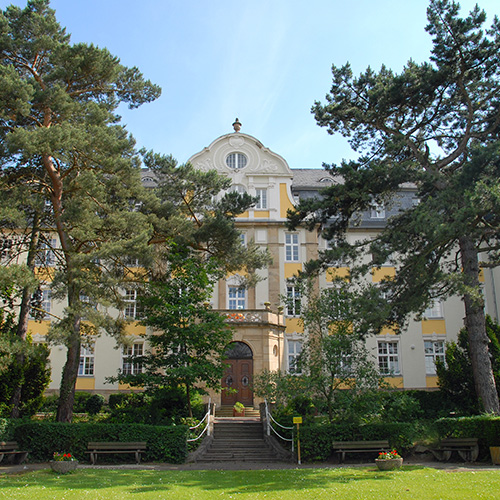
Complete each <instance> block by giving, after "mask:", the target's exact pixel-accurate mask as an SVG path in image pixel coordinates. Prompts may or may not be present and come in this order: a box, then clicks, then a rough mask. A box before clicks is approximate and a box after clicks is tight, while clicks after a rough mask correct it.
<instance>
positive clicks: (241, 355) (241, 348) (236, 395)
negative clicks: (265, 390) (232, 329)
mask: <svg viewBox="0 0 500 500" xmlns="http://www.w3.org/2000/svg"><path fill="white" fill-rule="evenodd" d="M226 358H227V359H226V361H224V363H225V364H226V365H227V367H226V371H225V373H224V377H222V398H221V403H222V404H223V405H234V403H236V402H237V401H239V402H240V403H243V404H244V405H245V406H252V405H253V392H252V389H251V387H252V378H253V353H252V349H250V347H249V346H248V345H247V344H245V343H244V342H231V343H230V344H229V345H228V346H227V350H226ZM229 389H231V390H229Z"/></svg>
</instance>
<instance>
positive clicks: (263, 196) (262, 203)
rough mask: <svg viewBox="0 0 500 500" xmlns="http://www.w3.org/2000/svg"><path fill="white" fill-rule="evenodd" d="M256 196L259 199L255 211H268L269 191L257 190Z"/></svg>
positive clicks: (264, 189)
mask: <svg viewBox="0 0 500 500" xmlns="http://www.w3.org/2000/svg"><path fill="white" fill-rule="evenodd" d="M255 194H256V196H257V198H258V199H257V203H256V204H255V210H267V189H266V188H257V189H256V190H255Z"/></svg>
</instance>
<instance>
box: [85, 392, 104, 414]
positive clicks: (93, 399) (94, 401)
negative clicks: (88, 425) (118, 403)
mask: <svg viewBox="0 0 500 500" xmlns="http://www.w3.org/2000/svg"><path fill="white" fill-rule="evenodd" d="M104 402H105V399H104V396H102V395H101V394H92V396H90V398H88V399H87V401H86V403H85V410H86V411H87V413H88V414H89V415H97V414H98V413H99V412H100V411H101V409H102V407H103V405H104Z"/></svg>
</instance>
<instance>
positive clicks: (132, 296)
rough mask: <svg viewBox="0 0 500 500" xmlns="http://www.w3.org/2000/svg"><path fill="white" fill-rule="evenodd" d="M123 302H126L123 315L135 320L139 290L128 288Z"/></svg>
mask: <svg viewBox="0 0 500 500" xmlns="http://www.w3.org/2000/svg"><path fill="white" fill-rule="evenodd" d="M123 302H125V308H124V310H123V315H124V316H125V317H126V318H128V319H135V318H136V317H137V290H136V289H135V288H126V289H125V296H124V298H123Z"/></svg>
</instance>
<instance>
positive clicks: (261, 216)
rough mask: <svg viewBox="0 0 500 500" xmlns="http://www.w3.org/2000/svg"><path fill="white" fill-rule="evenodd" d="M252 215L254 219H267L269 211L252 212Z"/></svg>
mask: <svg viewBox="0 0 500 500" xmlns="http://www.w3.org/2000/svg"><path fill="white" fill-rule="evenodd" d="M253 215H254V217H255V218H256V219H269V210H254V212H253Z"/></svg>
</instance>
